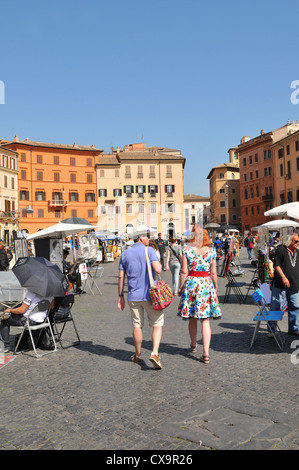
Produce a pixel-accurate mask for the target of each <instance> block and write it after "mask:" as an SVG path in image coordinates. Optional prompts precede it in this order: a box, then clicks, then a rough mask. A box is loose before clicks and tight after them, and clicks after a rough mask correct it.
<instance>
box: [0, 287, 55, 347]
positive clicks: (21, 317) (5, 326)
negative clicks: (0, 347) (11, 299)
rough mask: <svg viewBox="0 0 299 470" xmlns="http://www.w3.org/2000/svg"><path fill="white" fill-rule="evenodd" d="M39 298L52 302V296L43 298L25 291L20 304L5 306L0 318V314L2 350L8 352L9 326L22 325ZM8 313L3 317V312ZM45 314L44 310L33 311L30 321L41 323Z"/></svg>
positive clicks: (34, 323) (33, 323)
mask: <svg viewBox="0 0 299 470" xmlns="http://www.w3.org/2000/svg"><path fill="white" fill-rule="evenodd" d="M41 300H48V301H49V302H50V303H53V297H46V298H43V297H41V296H39V295H37V294H34V293H33V292H29V291H28V292H27V294H26V296H25V299H24V300H23V303H22V305H20V307H16V308H7V309H6V310H5V311H4V312H3V314H2V318H3V319H2V320H1V316H0V320H1V322H0V336H1V339H2V341H3V343H4V352H5V353H10V352H11V351H10V341H9V333H10V327H11V326H24V324H25V321H26V319H27V318H28V317H29V315H30V313H31V311H32V310H33V309H34V307H36V305H37V304H38V303H39V302H40V301H41ZM6 313H10V314H11V315H10V317H9V318H7V319H4V318H5V316H4V314H6ZM46 315H47V311H44V312H33V313H32V314H31V315H30V323H31V324H32V325H36V324H38V323H42V322H43V321H44V320H45V318H46Z"/></svg>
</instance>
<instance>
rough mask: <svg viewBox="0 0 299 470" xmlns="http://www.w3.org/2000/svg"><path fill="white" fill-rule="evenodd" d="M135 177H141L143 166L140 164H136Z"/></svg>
mask: <svg viewBox="0 0 299 470" xmlns="http://www.w3.org/2000/svg"><path fill="white" fill-rule="evenodd" d="M137 178H143V166H142V165H138V166H137Z"/></svg>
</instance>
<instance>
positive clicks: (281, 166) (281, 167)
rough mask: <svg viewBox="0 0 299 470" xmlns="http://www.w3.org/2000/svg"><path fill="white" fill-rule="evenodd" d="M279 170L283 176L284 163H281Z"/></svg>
mask: <svg viewBox="0 0 299 470" xmlns="http://www.w3.org/2000/svg"><path fill="white" fill-rule="evenodd" d="M279 172H280V176H283V164H282V163H281V164H280V165H279Z"/></svg>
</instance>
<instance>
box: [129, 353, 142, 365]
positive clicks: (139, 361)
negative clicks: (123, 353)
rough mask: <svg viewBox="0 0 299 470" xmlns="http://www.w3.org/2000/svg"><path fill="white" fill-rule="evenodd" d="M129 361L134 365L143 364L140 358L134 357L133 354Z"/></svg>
mask: <svg viewBox="0 0 299 470" xmlns="http://www.w3.org/2000/svg"><path fill="white" fill-rule="evenodd" d="M130 361H131V362H135V364H141V363H142V362H143V359H141V358H140V357H136V355H135V354H133V356H131V357H130Z"/></svg>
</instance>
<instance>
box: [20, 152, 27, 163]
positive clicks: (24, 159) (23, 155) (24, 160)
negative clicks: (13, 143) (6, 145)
mask: <svg viewBox="0 0 299 470" xmlns="http://www.w3.org/2000/svg"><path fill="white" fill-rule="evenodd" d="M21 162H26V153H21Z"/></svg>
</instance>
